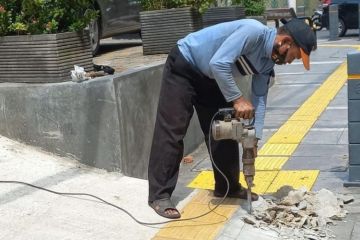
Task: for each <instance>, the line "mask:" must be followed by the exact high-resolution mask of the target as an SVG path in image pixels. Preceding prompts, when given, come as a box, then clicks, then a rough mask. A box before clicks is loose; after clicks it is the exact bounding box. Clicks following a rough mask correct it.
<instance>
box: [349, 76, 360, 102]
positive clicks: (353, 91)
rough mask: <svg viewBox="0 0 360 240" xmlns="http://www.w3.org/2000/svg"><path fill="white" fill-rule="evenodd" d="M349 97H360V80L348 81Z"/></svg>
mask: <svg viewBox="0 0 360 240" xmlns="http://www.w3.org/2000/svg"><path fill="white" fill-rule="evenodd" d="M348 99H352V100H355V99H358V100H359V99H360V80H349V81H348Z"/></svg>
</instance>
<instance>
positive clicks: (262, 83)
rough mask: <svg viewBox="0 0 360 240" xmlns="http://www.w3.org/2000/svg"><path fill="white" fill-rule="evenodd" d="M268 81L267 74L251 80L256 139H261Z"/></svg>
mask: <svg viewBox="0 0 360 240" xmlns="http://www.w3.org/2000/svg"><path fill="white" fill-rule="evenodd" d="M269 79H270V75H268V74H256V75H254V76H253V80H252V103H253V105H254V108H255V131H256V137H257V138H259V139H261V138H262V133H263V128H264V120H265V111H266V100H267V94H268V90H269Z"/></svg>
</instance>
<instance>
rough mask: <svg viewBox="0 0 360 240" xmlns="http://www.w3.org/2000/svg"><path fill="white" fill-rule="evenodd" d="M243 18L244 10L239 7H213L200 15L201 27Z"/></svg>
mask: <svg viewBox="0 0 360 240" xmlns="http://www.w3.org/2000/svg"><path fill="white" fill-rule="evenodd" d="M243 18H245V8H244V7H239V6H230V7H213V8H209V9H208V10H207V11H206V12H204V14H203V15H202V21H203V27H208V26H211V25H215V24H218V23H222V22H229V21H234V20H238V19H243Z"/></svg>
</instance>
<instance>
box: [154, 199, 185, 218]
mask: <svg viewBox="0 0 360 240" xmlns="http://www.w3.org/2000/svg"><path fill="white" fill-rule="evenodd" d="M149 206H150V207H151V208H152V209H154V210H155V212H156V213H157V214H159V215H160V216H162V217H165V218H170V219H176V218H180V217H181V215H180V212H179V211H178V210H177V209H176V207H175V206H174V204H173V203H172V202H171V200H170V199H169V198H164V199H158V200H155V201H153V202H149ZM166 210H175V211H176V212H177V213H176V214H169V213H166Z"/></svg>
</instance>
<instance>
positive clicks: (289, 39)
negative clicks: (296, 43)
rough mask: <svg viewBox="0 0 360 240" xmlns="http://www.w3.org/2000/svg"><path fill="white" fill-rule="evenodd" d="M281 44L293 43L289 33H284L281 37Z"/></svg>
mask: <svg viewBox="0 0 360 240" xmlns="http://www.w3.org/2000/svg"><path fill="white" fill-rule="evenodd" d="M282 42H283V44H290V45H291V44H292V43H293V39H292V37H291V36H289V35H284V37H283V39H282Z"/></svg>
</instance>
